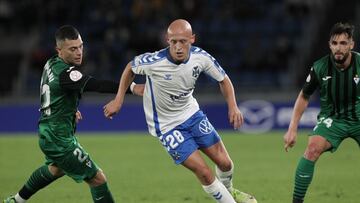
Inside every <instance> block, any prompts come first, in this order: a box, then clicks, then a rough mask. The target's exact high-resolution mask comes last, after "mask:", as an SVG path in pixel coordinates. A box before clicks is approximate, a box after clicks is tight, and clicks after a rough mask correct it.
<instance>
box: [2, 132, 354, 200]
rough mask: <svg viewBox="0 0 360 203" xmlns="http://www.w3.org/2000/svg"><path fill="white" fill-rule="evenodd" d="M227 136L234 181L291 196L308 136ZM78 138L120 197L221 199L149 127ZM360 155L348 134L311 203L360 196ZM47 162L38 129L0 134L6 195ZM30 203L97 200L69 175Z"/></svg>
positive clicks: (327, 162) (323, 162)
mask: <svg viewBox="0 0 360 203" xmlns="http://www.w3.org/2000/svg"><path fill="white" fill-rule="evenodd" d="M145 135H146V136H145ZM221 135H222V138H223V141H224V143H225V145H226V147H227V149H228V151H229V153H230V155H231V157H232V159H233V161H234V163H235V175H234V185H235V187H237V188H239V189H241V190H243V191H246V192H249V193H252V194H254V195H255V196H256V198H257V200H258V202H259V203H286V202H291V201H290V200H291V194H292V190H293V177H294V171H295V168H296V165H297V161H298V159H299V157H300V156H301V155H302V153H303V151H304V149H305V146H306V141H307V136H306V135H305V134H302V135H300V136H299V139H298V143H297V145H296V146H295V148H294V149H292V150H291V151H290V152H289V153H285V152H284V150H283V140H282V135H283V133H282V132H273V133H269V134H262V135H244V134H240V133H238V134H235V133H229V132H223V133H221ZM79 140H80V143H81V144H82V146H83V147H84V148H85V149H86V150H87V151H88V152H89V153H90V154H91V156H92V158H93V159H94V160H95V161H96V162H97V163H98V164H99V165H100V167H101V168H102V169H103V170H104V171H105V174H106V175H107V178H108V180H109V186H110V189H111V191H112V193H113V196H114V197H115V199H116V201H117V202H126V203H140V202H141V203H143V202H147V203H187V202H188V203H193V202H197V203H212V202H214V201H213V200H212V199H210V198H209V197H207V195H206V194H205V192H204V191H203V190H202V188H201V186H200V184H199V183H198V181H197V179H196V178H195V176H194V175H193V174H192V173H191V172H190V171H188V170H187V169H185V168H184V167H182V166H176V165H175V164H173V162H172V160H171V159H170V156H168V155H167V153H166V152H165V150H164V149H163V148H162V146H161V145H160V143H159V142H158V141H157V139H156V138H153V137H151V136H149V135H147V133H140V134H135V133H126V134H124V135H122V136H114V134H91V136H86V135H85V134H81V135H79ZM359 158H360V157H359V149H358V146H357V144H356V143H355V142H354V141H352V140H345V141H344V142H343V143H342V145H341V146H340V148H339V149H338V151H337V152H336V153H333V154H331V153H325V154H324V155H323V156H322V157H321V159H320V160H319V161H318V163H317V165H316V170H315V176H314V179H313V182H312V185H311V187H310V188H309V191H308V195H307V197H306V200H307V202H317V203H335V202H336V203H337V202H346V203H355V202H359V200H358V198H359V196H360V190H359V188H360V181H359V180H360V171H359V169H360V161H359ZM43 162H44V156H43V154H42V153H41V151H40V149H39V147H38V144H37V136H36V135H35V134H34V135H31V136H24V135H13V134H9V135H4V134H3V135H2V136H0V198H1V199H3V198H4V197H5V196H8V195H10V194H14V193H16V192H17V191H18V189H19V188H20V187H21V186H22V185H23V184H24V182H25V181H26V180H27V178H28V177H29V175H30V174H31V173H32V171H33V170H34V169H36V168H37V167H38V166H40V165H42V164H43ZM31 202H36V203H42V202H52V203H60V202H61V203H64V202H66V203H72V202H73V203H82V202H91V198H90V192H89V189H88V187H87V185H86V184H85V183H83V184H76V183H75V182H74V181H72V180H71V179H70V178H68V177H64V178H61V179H59V180H57V181H56V182H54V183H53V184H51V185H50V186H48V187H47V188H45V189H43V190H41V191H40V192H38V193H37V194H35V195H34V196H33V197H32V198H31V200H30V201H29V203H31Z"/></svg>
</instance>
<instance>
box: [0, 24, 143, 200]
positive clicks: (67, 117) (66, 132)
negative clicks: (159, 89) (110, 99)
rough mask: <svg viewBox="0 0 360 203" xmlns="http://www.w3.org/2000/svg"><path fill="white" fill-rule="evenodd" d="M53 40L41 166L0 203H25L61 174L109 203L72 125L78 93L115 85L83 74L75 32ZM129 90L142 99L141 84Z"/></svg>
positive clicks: (65, 29)
mask: <svg viewBox="0 0 360 203" xmlns="http://www.w3.org/2000/svg"><path fill="white" fill-rule="evenodd" d="M55 40H56V50H57V55H55V56H53V57H52V58H50V59H49V60H48V61H47V62H46V64H45V66H44V71H43V74H42V77H41V85H40V94H41V108H40V112H41V116H40V120H39V145H40V148H41V150H42V152H43V153H44V154H45V156H46V163H45V164H44V165H43V166H41V167H40V168H38V169H37V170H35V171H34V172H33V173H32V175H31V176H30V178H29V180H28V181H27V182H26V183H25V185H24V186H23V187H22V188H21V189H20V191H19V192H18V193H17V194H16V195H15V196H11V197H8V198H7V199H5V200H4V203H23V202H26V200H28V199H29V198H30V197H31V196H32V195H33V194H35V193H36V192H37V191H39V190H40V189H41V188H44V187H46V186H47V185H49V184H50V183H52V182H53V181H55V180H56V179H58V178H60V177H62V176H64V175H65V174H66V175H67V176H69V177H71V178H73V179H74V180H75V181H76V182H82V181H85V182H86V183H88V184H89V186H90V190H91V195H92V199H93V201H94V202H96V203H111V202H114V200H113V197H112V195H111V193H110V190H109V188H108V186H107V181H106V177H105V174H104V172H103V171H102V170H101V169H100V168H99V167H98V166H97V165H96V163H95V162H94V161H93V160H92V159H91V157H90V155H89V154H88V153H87V152H86V151H85V150H84V149H83V148H82V147H81V145H80V143H79V142H78V141H77V139H76V137H75V135H74V134H75V129H76V122H77V121H78V120H80V119H81V118H82V117H81V114H80V112H79V111H77V107H78V104H79V100H80V97H81V94H82V93H83V92H86V91H95V92H102V93H116V92H117V89H118V86H119V83H117V82H113V81H107V80H98V79H95V78H93V77H90V76H88V75H85V74H83V73H82V70H81V68H80V65H81V62H82V57H83V41H82V40H81V36H80V34H79V32H78V31H77V30H76V28H74V27H72V26H69V25H65V26H62V27H60V28H59V29H58V30H57V31H56V34H55ZM132 86H133V87H132V89H133V91H134V93H135V94H137V95H142V92H143V88H144V86H143V85H135V84H134V83H133V84H132ZM49 198H50V197H49ZM49 202H50V200H49Z"/></svg>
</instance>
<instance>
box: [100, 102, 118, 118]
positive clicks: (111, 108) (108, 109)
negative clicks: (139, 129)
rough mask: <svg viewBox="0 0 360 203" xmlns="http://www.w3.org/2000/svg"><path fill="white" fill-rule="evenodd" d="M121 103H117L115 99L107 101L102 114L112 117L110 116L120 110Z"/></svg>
mask: <svg viewBox="0 0 360 203" xmlns="http://www.w3.org/2000/svg"><path fill="white" fill-rule="evenodd" d="M121 105H122V104H121V103H119V102H118V101H116V100H111V101H110V102H109V103H107V104H106V105H105V106H104V107H103V108H104V116H105V117H106V118H109V119H112V116H113V115H115V114H117V113H118V112H119V111H120V108H121Z"/></svg>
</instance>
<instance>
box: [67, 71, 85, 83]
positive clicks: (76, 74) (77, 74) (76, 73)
mask: <svg viewBox="0 0 360 203" xmlns="http://www.w3.org/2000/svg"><path fill="white" fill-rule="evenodd" d="M69 76H70V79H71V80H72V81H74V82H77V81H79V80H80V79H81V78H82V74H81V72H80V71H78V70H73V71H71V72H70V74H69Z"/></svg>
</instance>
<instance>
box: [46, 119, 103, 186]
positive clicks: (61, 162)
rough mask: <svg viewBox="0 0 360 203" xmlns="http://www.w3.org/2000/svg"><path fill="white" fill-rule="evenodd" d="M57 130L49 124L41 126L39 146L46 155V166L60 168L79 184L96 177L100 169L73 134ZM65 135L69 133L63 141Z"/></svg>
mask: <svg viewBox="0 0 360 203" xmlns="http://www.w3.org/2000/svg"><path fill="white" fill-rule="evenodd" d="M55 130H57V127H56V126H53V125H51V124H48V123H47V124H40V125H39V137H40V138H39V145H40V148H41V150H42V151H43V153H44V154H45V158H46V164H47V165H54V166H57V167H59V168H60V169H62V170H63V171H64V172H65V174H66V175H67V176H69V177H71V178H72V179H74V180H75V181H76V182H78V183H79V182H82V181H83V180H90V179H92V178H93V177H95V175H96V173H97V172H98V171H99V170H100V168H99V167H98V166H97V164H96V163H95V162H94V161H93V160H92V159H91V157H90V155H89V154H88V153H87V152H86V151H85V150H84V149H83V148H82V146H81V145H80V144H79V143H78V141H77V139H76V137H75V136H74V135H72V132H71V131H68V132H65V131H55ZM54 132H58V133H60V134H61V135H60V136H59V134H56V133H54ZM63 133H69V134H68V135H67V138H66V139H62V138H64V137H62V136H63Z"/></svg>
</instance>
